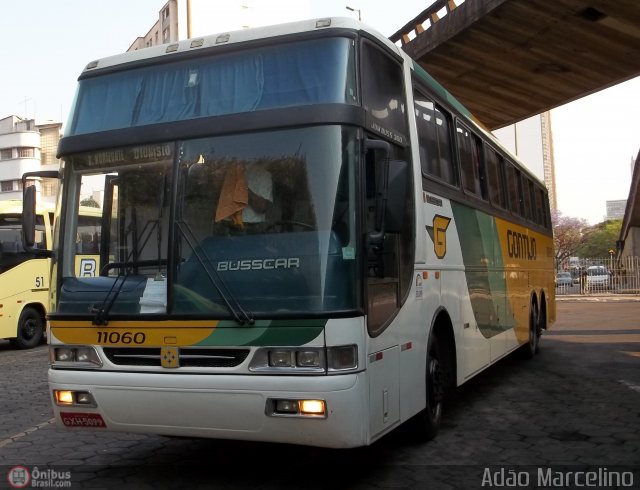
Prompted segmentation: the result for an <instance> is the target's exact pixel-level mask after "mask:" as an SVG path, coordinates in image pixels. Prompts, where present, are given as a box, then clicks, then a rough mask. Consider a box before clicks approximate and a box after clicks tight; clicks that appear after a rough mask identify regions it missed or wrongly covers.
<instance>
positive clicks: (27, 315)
mask: <svg viewBox="0 0 640 490" xmlns="http://www.w3.org/2000/svg"><path fill="white" fill-rule="evenodd" d="M43 335H44V322H43V320H42V317H41V316H40V313H38V312H37V311H36V310H35V309H34V308H31V307H29V306H27V307H26V308H25V309H24V310H22V313H20V318H19V319H18V332H17V336H16V338H15V339H11V344H12V345H13V346H14V347H15V348H17V349H31V348H32V347H35V346H36V345H38V344H39V343H40V342H41V341H42V337H43Z"/></svg>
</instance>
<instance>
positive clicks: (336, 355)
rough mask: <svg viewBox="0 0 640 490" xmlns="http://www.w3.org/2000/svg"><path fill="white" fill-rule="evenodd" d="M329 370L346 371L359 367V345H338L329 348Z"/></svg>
mask: <svg viewBox="0 0 640 490" xmlns="http://www.w3.org/2000/svg"><path fill="white" fill-rule="evenodd" d="M327 358H328V363H329V371H345V370H351V369H356V368H357V367H358V346H357V345H337V346H335V347H328V348H327Z"/></svg>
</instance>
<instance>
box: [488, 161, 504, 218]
mask: <svg viewBox="0 0 640 490" xmlns="http://www.w3.org/2000/svg"><path fill="white" fill-rule="evenodd" d="M485 161H486V164H487V176H488V180H489V199H490V200H491V202H492V203H493V204H494V205H496V206H498V207H500V208H503V209H505V208H506V207H507V200H506V196H505V190H504V189H505V183H504V161H503V160H502V157H500V156H499V155H498V154H497V153H496V152H495V151H494V150H492V149H491V148H486V151H485Z"/></svg>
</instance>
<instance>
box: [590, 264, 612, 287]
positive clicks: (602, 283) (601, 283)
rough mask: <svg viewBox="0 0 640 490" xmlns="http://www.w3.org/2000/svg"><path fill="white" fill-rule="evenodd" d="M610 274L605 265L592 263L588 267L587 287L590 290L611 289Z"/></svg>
mask: <svg viewBox="0 0 640 490" xmlns="http://www.w3.org/2000/svg"><path fill="white" fill-rule="evenodd" d="M609 281H610V275H609V271H608V270H607V268H606V267H605V266H603V265H592V266H591V267H588V268H587V288H589V290H590V291H598V290H603V289H609Z"/></svg>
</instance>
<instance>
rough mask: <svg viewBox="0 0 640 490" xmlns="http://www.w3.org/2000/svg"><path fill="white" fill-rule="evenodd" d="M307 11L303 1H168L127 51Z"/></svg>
mask: <svg viewBox="0 0 640 490" xmlns="http://www.w3.org/2000/svg"><path fill="white" fill-rule="evenodd" d="M309 11H310V10H309V2H308V1H307V0H270V1H269V2H265V1H264V0H226V1H225V2H212V1H211V0H169V1H168V2H166V3H165V4H164V5H163V6H162V8H161V9H160V10H159V12H158V20H157V22H156V23H155V24H154V25H153V26H152V27H151V28H150V29H149V30H148V31H147V33H146V34H145V35H144V36H141V37H139V38H137V39H136V40H135V41H134V42H133V43H132V44H131V46H130V47H129V49H128V50H127V51H135V50H137V49H143V48H147V47H150V46H156V45H158V44H166V43H174V42H176V41H180V40H182V39H187V38H190V37H197V36H206V35H210V34H216V33H219V32H226V31H237V30H241V29H248V28H249V27H259V26H264V25H269V24H280V23H283V22H293V21H296V20H301V19H305V18H307V17H308V16H309Z"/></svg>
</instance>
